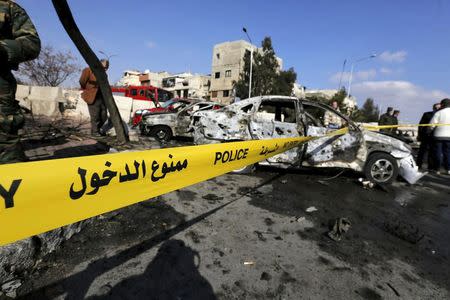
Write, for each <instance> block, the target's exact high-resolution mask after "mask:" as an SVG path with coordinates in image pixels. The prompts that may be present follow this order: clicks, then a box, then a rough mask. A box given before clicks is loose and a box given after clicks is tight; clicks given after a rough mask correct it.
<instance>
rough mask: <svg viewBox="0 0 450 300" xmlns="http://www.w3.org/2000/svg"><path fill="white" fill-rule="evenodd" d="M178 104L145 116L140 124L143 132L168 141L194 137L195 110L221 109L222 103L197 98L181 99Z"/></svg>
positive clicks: (162, 140)
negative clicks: (176, 137) (192, 125)
mask: <svg viewBox="0 0 450 300" xmlns="http://www.w3.org/2000/svg"><path fill="white" fill-rule="evenodd" d="M177 103H178V104H179V105H178V106H174V107H173V109H172V110H170V111H166V112H159V113H153V114H150V115H146V116H143V119H142V121H141V122H140V124H139V129H140V131H141V134H143V135H149V136H152V137H154V138H156V139H157V140H158V141H161V142H167V141H169V140H170V139H171V138H172V137H174V136H178V137H192V132H193V131H192V130H190V124H191V117H192V114H193V113H194V112H198V111H203V110H209V109H219V108H221V107H222V105H221V104H218V103H215V102H207V101H197V100H179V101H177Z"/></svg>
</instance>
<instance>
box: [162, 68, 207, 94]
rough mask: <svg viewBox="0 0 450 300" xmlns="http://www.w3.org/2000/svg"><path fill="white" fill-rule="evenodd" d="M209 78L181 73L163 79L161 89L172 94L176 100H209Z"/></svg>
mask: <svg viewBox="0 0 450 300" xmlns="http://www.w3.org/2000/svg"><path fill="white" fill-rule="evenodd" d="M210 79H211V77H210V76H208V75H199V74H191V73H181V74H175V75H172V76H168V77H165V78H164V79H163V80H162V88H163V89H165V90H167V91H169V92H172V93H173V95H174V97H176V98H198V99H207V98H209V87H210Z"/></svg>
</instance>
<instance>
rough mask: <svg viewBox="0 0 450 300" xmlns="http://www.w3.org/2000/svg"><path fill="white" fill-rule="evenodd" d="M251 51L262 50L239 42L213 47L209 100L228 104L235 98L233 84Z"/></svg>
mask: <svg viewBox="0 0 450 300" xmlns="http://www.w3.org/2000/svg"><path fill="white" fill-rule="evenodd" d="M251 51H254V52H259V51H262V48H258V47H256V46H255V45H252V44H250V43H249V42H247V41H244V40H239V41H232V42H224V43H220V44H217V45H215V46H214V48H213V54H212V64H211V88H210V96H211V100H213V101H217V102H220V103H224V104H229V103H230V102H231V101H232V100H233V99H234V97H235V95H234V94H235V93H234V89H233V88H234V83H235V82H237V81H238V80H239V78H240V74H241V73H242V71H243V70H244V57H245V54H246V53H249V54H250V52H251ZM276 59H277V61H278V67H279V70H281V69H282V68H283V60H282V59H281V58H279V57H277V58H276Z"/></svg>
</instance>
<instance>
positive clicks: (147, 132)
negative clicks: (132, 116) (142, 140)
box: [139, 123, 152, 136]
mask: <svg viewBox="0 0 450 300" xmlns="http://www.w3.org/2000/svg"><path fill="white" fill-rule="evenodd" d="M139 130H140V132H141V135H144V136H149V135H151V134H152V129H151V128H148V127H147V126H146V125H145V124H142V123H140V124H139Z"/></svg>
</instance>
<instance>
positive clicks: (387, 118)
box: [378, 107, 397, 133]
mask: <svg viewBox="0 0 450 300" xmlns="http://www.w3.org/2000/svg"><path fill="white" fill-rule="evenodd" d="M393 114H394V108H393V107H388V109H387V111H386V113H385V114H382V115H381V116H380V120H379V121H378V125H380V126H385V125H395V118H394V116H393ZM396 129H397V128H382V129H380V132H384V133H394V132H395V130H396Z"/></svg>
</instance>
